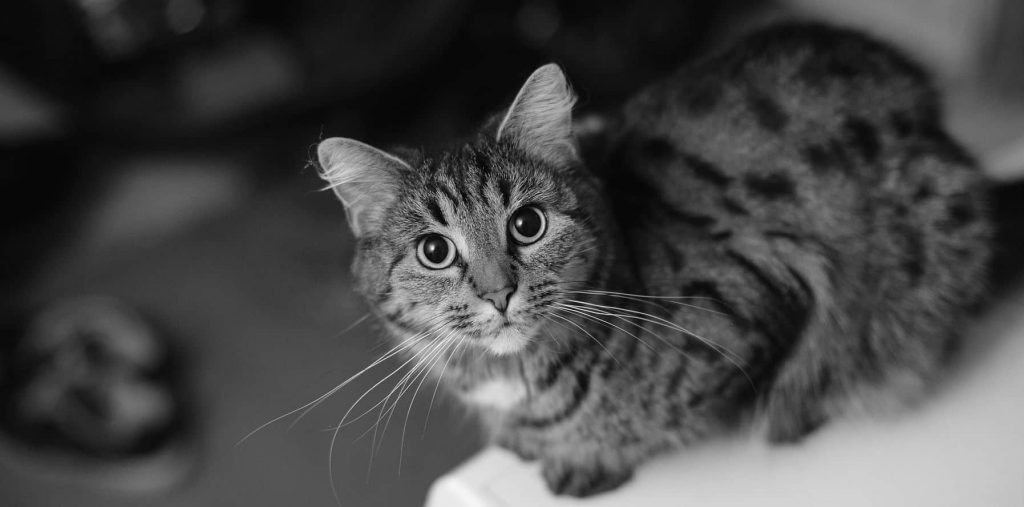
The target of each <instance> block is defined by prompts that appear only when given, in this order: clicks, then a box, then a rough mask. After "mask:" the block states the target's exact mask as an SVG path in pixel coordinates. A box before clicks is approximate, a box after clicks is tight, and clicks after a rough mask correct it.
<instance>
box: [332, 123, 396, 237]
mask: <svg viewBox="0 0 1024 507" xmlns="http://www.w3.org/2000/svg"><path fill="white" fill-rule="evenodd" d="M316 151H317V158H318V159H319V161H320V177H321V178H323V179H324V181H326V182H327V184H328V188H330V189H331V190H333V191H334V194H335V195H337V196H338V199H340V200H341V203H342V204H344V205H345V212H346V214H347V215H348V224H349V226H350V227H352V232H353V233H355V235H356V236H357V237H360V236H363V235H364V234H366V233H368V232H372V231H374V230H376V228H377V227H378V226H379V225H380V222H381V220H382V219H383V217H384V212H385V211H386V210H387V209H388V207H389V206H390V205H391V203H393V202H394V200H395V198H396V197H397V194H398V182H399V178H400V176H401V174H400V173H401V171H407V170H410V168H409V164H407V163H406V162H405V161H403V160H402V159H400V158H398V157H396V156H394V155H391V154H390V153H387V152H384V151H381V150H378V149H377V148H374V147H373V146H370V145H368V144H364V143H361V142H359V141H355V140H353V139H345V138H342V137H332V138H330V139H325V140H323V141H321V142H320V145H319V146H318V147H317V150H316Z"/></svg>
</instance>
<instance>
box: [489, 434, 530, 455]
mask: <svg viewBox="0 0 1024 507" xmlns="http://www.w3.org/2000/svg"><path fill="white" fill-rule="evenodd" d="M494 443H495V444H497V445H498V446H499V447H501V448H503V449H507V450H509V451H512V452H514V453H516V456H519V459H521V460H523V461H536V460H537V459H538V458H540V451H541V445H540V443H539V442H536V441H533V442H531V441H529V439H526V438H523V436H522V435H520V434H516V433H513V432H503V433H500V434H498V436H497V437H496V438H495V439H494Z"/></svg>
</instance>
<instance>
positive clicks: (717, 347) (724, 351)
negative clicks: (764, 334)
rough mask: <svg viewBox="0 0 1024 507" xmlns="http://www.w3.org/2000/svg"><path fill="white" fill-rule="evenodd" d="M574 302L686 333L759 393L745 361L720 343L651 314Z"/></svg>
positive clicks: (579, 308) (612, 314)
mask: <svg viewBox="0 0 1024 507" xmlns="http://www.w3.org/2000/svg"><path fill="white" fill-rule="evenodd" d="M572 301H573V302H575V303H580V304H585V305H590V306H596V307H601V308H610V309H613V310H619V311H624V312H629V313H633V314H640V315H644V316H646V317H641V316H636V315H621V314H615V313H611V312H608V311H602V310H596V309H593V308H591V311H594V312H600V313H601V314H604V315H608V316H611V317H618V318H620V319H623V320H626V319H627V318H632V319H637V320H642V321H645V322H650V323H652V324H655V325H660V326H662V327H666V328H669V329H673V330H675V331H679V332H682V333H685V334H687V335H690V336H692V337H694V338H696V339H698V340H700V341H701V342H702V343H704V344H705V345H707V346H708V347H710V348H711V349H712V350H714V351H716V352H718V353H719V354H721V355H722V357H723V358H724V359H726V360H727V361H729V362H730V363H732V365H733V366H735V367H736V368H737V369H738V370H739V371H740V372H741V373H743V376H744V377H746V378H747V382H749V383H750V386H751V388H753V389H754V391H755V392H756V391H757V386H756V385H755V384H754V381H753V379H752V378H751V377H750V375H749V374H748V373H747V371H746V369H745V368H744V367H743V366H742V365H740V363H741V362H743V360H742V359H741V358H740V356H738V355H737V354H736V353H734V352H732V351H731V350H729V349H728V348H726V347H725V346H724V345H721V344H718V343H714V342H712V341H711V340H708V339H707V338H704V337H703V336H700V335H698V334H697V333H694V332H693V331H690V330H689V329H686V328H684V327H682V326H680V325H678V324H676V323H674V322H672V321H668V320H665V319H662V318H661V317H658V316H656V315H651V314H648V313H644V312H640V311H636V310H628V309H625V308H618V307H609V306H606V305H598V304H596V303H587V302H584V301H574V300H572ZM572 306H573V307H574V308H576V309H577V310H582V309H581V307H579V306H576V305H572ZM647 317H651V318H647ZM651 319H655V320H651ZM663 341H665V340H663ZM665 343H666V344H667V345H669V346H671V347H673V348H674V349H676V350H678V351H679V352H680V353H683V354H684V355H685V352H683V351H682V350H681V349H679V348H678V347H675V346H674V345H672V344H670V343H668V342H667V341H665Z"/></svg>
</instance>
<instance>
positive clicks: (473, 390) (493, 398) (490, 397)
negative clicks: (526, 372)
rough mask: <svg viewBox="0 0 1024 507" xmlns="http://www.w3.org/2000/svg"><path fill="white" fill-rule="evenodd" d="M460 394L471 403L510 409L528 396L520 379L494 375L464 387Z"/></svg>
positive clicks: (483, 406) (479, 405) (465, 400)
mask: <svg viewBox="0 0 1024 507" xmlns="http://www.w3.org/2000/svg"><path fill="white" fill-rule="evenodd" d="M459 395H460V398H462V401H463V402H464V403H467V404H469V405H473V406H478V407H482V408H491V409H498V410H508V409H510V408H512V407H514V406H515V405H516V404H518V403H519V402H521V401H522V400H523V399H524V398H526V386H525V385H524V384H523V382H522V380H519V379H511V378H507V377H494V378H489V379H485V380H482V381H481V382H479V383H477V384H475V385H472V386H469V387H467V388H464V389H462V390H461V392H460V393H459Z"/></svg>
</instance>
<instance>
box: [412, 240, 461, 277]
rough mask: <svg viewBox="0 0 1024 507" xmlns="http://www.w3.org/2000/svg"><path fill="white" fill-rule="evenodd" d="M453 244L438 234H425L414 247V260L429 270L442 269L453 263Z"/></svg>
mask: <svg viewBox="0 0 1024 507" xmlns="http://www.w3.org/2000/svg"><path fill="white" fill-rule="evenodd" d="M455 253H456V252H455V244H454V243H452V240H450V239H448V238H446V237H444V236H442V235H440V234H427V235H426V236H423V237H422V238H421V239H420V242H419V244H418V245H416V258H417V259H418V260H419V261H420V264H423V266H425V267H428V268H430V269H444V268H447V267H448V266H451V265H452V263H453V262H455Z"/></svg>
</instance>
